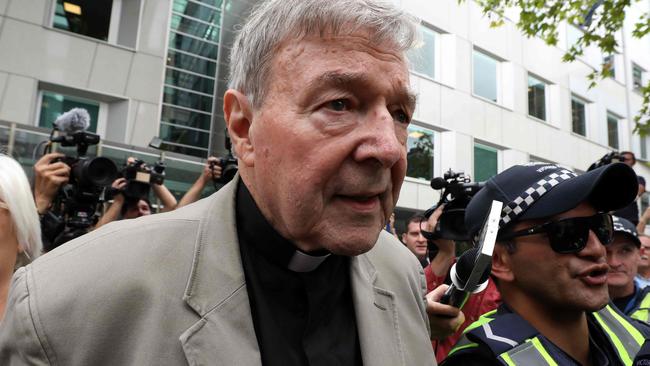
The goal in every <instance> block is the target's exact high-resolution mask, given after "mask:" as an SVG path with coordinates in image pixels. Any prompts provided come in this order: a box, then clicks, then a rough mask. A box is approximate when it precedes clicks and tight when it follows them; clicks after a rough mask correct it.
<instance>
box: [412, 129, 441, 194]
mask: <svg viewBox="0 0 650 366" xmlns="http://www.w3.org/2000/svg"><path fill="white" fill-rule="evenodd" d="M414 132H423V133H425V134H429V135H430V141H431V145H432V146H431V155H430V159H431V165H432V166H430V173H431V177H415V176H412V175H409V170H408V166H411V167H412V166H413V164H407V172H406V177H407V178H409V179H413V180H416V181H427V182H428V181H430V180H431V179H433V178H434V177H436V176H437V175H436V174H437V173H438V171H437V170H439V168H438V167H439V166H440V164H439V155H440V154H436V153H435V152H436V147H437V146H439V142H440V140H439V133H438V131H436V130H433V129H431V128H429V127H426V126H423V125H421V124H416V123H411V124H410V125H409V126H408V130H407V133H408V138H407V142H406V154H407V156H406V159H407V162H408V159H409V156H408V153H409V152H410V149H409V142H410V140H411V138H415V137H414V136H412V135H411V134H412V133H414Z"/></svg>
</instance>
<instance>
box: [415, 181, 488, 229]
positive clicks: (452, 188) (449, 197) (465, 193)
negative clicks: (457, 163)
mask: <svg viewBox="0 0 650 366" xmlns="http://www.w3.org/2000/svg"><path fill="white" fill-rule="evenodd" d="M483 186H485V182H472V181H471V179H470V178H469V177H468V176H466V175H465V173H463V172H454V171H453V170H451V169H449V170H448V171H447V172H445V174H444V176H443V177H436V178H433V179H432V180H431V188H433V189H435V190H443V192H442V193H441V195H440V200H439V201H438V203H437V204H436V205H435V206H434V207H433V208H432V209H429V210H427V212H425V216H426V217H429V216H430V215H431V213H433V210H434V209H435V207H438V206H440V205H442V204H444V205H445V208H444V209H443V210H442V215H440V218H439V220H438V225H437V226H436V227H435V229H434V232H433V235H432V236H431V237H429V238H428V239H435V238H442V239H450V240H458V241H467V240H470V239H471V238H470V237H469V235H468V234H467V229H466V228H465V208H466V207H467V205H468V204H469V201H470V200H471V199H472V197H474V195H475V194H476V193H477V192H478V191H480V190H481V188H483Z"/></svg>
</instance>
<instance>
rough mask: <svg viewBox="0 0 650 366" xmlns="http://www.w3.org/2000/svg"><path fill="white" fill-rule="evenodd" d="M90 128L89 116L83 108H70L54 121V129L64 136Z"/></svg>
mask: <svg viewBox="0 0 650 366" xmlns="http://www.w3.org/2000/svg"><path fill="white" fill-rule="evenodd" d="M88 126H90V115H89V114H88V111H87V110H85V109H83V108H72V109H71V110H69V111H67V112H65V113H63V114H62V115H60V116H59V117H58V118H57V119H56V121H54V128H56V129H57V130H58V131H61V132H64V133H66V134H70V135H71V134H74V133H75V132H79V131H85V130H86V129H87V128H88Z"/></svg>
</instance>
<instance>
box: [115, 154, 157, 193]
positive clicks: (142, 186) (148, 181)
mask: <svg viewBox="0 0 650 366" xmlns="http://www.w3.org/2000/svg"><path fill="white" fill-rule="evenodd" d="M122 176H123V177H124V178H125V179H126V181H127V183H126V188H124V191H123V192H122V193H123V194H124V196H125V197H126V198H127V199H134V200H135V199H141V198H147V197H148V196H149V191H150V189H151V185H152V184H163V182H164V181H165V163H164V162H162V161H158V162H156V163H155V164H154V165H153V166H150V165H147V164H145V162H144V161H142V160H140V159H135V161H134V162H132V163H127V164H126V166H125V167H124V169H123V170H122Z"/></svg>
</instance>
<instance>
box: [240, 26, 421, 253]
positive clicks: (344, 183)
mask: <svg viewBox="0 0 650 366" xmlns="http://www.w3.org/2000/svg"><path fill="white" fill-rule="evenodd" d="M402 56H403V55H401V54H400V53H398V52H396V51H394V50H391V49H390V48H387V47H383V46H377V45H372V44H371V43H370V42H369V40H368V38H367V36H366V35H365V34H363V33H361V34H355V35H348V36H337V37H330V38H320V37H306V38H303V39H301V40H290V41H287V42H285V43H283V44H282V45H281V47H280V48H279V50H278V51H277V53H276V55H275V57H274V59H273V60H272V62H271V72H270V77H269V80H268V82H267V93H266V98H265V99H264V102H263V105H262V106H261V107H260V108H258V109H257V110H254V111H253V112H252V121H251V125H250V129H249V138H250V143H251V146H252V149H253V153H252V158H251V159H250V161H246V159H242V160H243V161H244V165H245V166H244V167H241V166H240V170H241V171H242V177H243V179H244V181H245V182H246V183H247V185H248V187H249V189H250V190H251V192H252V193H253V197H254V198H255V201H256V203H257V204H258V206H259V207H260V210H261V211H262V213H263V214H264V216H265V217H266V218H267V219H268V220H269V222H270V223H271V224H272V225H273V227H274V228H275V229H276V230H277V231H278V232H279V233H280V234H281V235H282V236H284V237H285V238H287V239H289V240H291V241H293V242H294V243H295V244H296V245H297V246H298V247H299V248H300V249H302V250H306V251H311V250H318V249H327V250H329V251H331V252H332V253H336V254H343V255H357V254H361V253H364V252H366V251H368V250H369V249H370V248H372V246H373V245H374V243H375V242H376V240H377V237H378V235H379V233H380V231H381V229H382V228H383V226H384V224H385V222H386V220H387V219H388V217H389V216H390V214H391V212H392V211H393V208H394V207H395V204H396V202H397V198H398V195H399V191H400V187H401V185H402V180H403V178H404V175H405V172H406V140H407V126H408V123H409V121H410V116H411V115H412V113H413V108H414V97H413V96H412V94H410V93H409V92H408V86H409V79H408V69H407V67H406V64H405V62H404V60H403V58H402ZM240 164H241V163H240Z"/></svg>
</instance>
